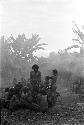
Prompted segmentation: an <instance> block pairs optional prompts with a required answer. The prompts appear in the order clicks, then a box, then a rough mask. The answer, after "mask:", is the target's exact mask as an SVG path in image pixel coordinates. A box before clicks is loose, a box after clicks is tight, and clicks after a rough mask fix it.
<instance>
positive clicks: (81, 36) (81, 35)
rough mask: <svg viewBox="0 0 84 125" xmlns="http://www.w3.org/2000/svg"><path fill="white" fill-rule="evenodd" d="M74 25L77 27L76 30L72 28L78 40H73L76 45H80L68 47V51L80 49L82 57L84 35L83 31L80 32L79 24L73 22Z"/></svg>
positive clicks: (83, 52)
mask: <svg viewBox="0 0 84 125" xmlns="http://www.w3.org/2000/svg"><path fill="white" fill-rule="evenodd" d="M73 23H74V25H75V29H74V28H72V30H73V33H75V34H76V36H77V38H74V39H72V40H73V41H75V42H76V43H77V42H78V43H79V45H78V44H76V45H72V46H70V47H68V48H67V49H66V50H70V49H72V48H79V49H80V55H81V56H84V33H83V32H82V31H80V29H79V28H78V26H77V24H76V23H75V22H74V21H73Z"/></svg>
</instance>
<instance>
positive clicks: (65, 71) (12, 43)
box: [0, 24, 84, 86]
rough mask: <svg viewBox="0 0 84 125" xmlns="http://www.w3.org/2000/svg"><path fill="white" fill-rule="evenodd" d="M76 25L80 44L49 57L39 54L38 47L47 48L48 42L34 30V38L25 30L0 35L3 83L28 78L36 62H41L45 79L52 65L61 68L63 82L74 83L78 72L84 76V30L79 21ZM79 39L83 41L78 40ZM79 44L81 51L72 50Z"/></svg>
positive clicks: (64, 83) (8, 83)
mask: <svg viewBox="0 0 84 125" xmlns="http://www.w3.org/2000/svg"><path fill="white" fill-rule="evenodd" d="M75 26H76V27H75V29H73V32H74V33H75V34H76V37H77V38H75V39H73V40H74V41H75V42H76V44H75V45H73V46H71V47H68V48H66V49H65V50H61V51H58V53H55V52H51V53H50V55H49V56H48V57H47V58H45V57H43V56H42V57H38V56H37V55H36V51H37V50H40V49H42V50H44V49H45V45H47V44H45V43H40V40H41V38H40V36H39V35H38V34H32V36H31V37H30V38H27V37H26V36H25V34H22V35H20V34H19V35H18V36H17V37H16V38H15V37H14V36H13V35H10V37H8V38H5V36H2V37H1V39H0V43H1V51H0V58H1V68H0V78H1V83H0V84H1V86H7V85H11V83H12V81H13V78H14V77H16V78H17V79H18V80H20V79H21V77H24V78H25V79H26V80H27V79H28V78H29V73H30V70H31V67H32V65H33V64H34V63H37V64H38V65H39V67H40V71H41V72H42V79H44V76H46V75H51V73H52V69H54V68H56V69H57V70H58V72H59V78H58V81H57V82H58V84H61V85H62V86H64V85H65V86H70V85H71V83H73V82H74V79H75V78H76V76H84V34H83V33H82V32H81V31H80V30H79V28H78V27H77V25H76V24H75ZM78 42H79V43H80V44H77V43H78ZM77 47H78V48H79V50H80V53H77V52H74V53H70V52H69V50H70V49H72V48H77Z"/></svg>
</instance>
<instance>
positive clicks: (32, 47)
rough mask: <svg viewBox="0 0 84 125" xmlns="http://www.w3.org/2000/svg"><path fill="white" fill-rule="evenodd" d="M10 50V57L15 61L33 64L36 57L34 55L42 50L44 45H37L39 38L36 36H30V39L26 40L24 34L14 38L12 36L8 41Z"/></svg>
mask: <svg viewBox="0 0 84 125" xmlns="http://www.w3.org/2000/svg"><path fill="white" fill-rule="evenodd" d="M8 41H9V43H10V48H11V55H13V56H14V57H15V58H16V59H17V58H18V59H21V60H25V61H28V62H35V61H36V60H38V57H37V56H35V55H34V53H35V52H36V51H37V50H40V49H42V50H44V47H42V46H43V45H47V44H45V43H39V41H40V37H39V35H37V34H34V35H33V34H32V37H31V38H29V39H27V38H26V36H25V34H22V35H18V37H17V38H14V37H13V36H12V35H11V36H10V37H9V39H8Z"/></svg>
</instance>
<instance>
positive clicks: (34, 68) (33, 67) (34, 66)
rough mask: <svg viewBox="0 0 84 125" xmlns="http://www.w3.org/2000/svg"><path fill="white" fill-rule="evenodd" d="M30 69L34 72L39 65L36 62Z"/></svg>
mask: <svg viewBox="0 0 84 125" xmlns="http://www.w3.org/2000/svg"><path fill="white" fill-rule="evenodd" d="M32 69H33V70H34V71H35V72H37V71H38V69H39V66H38V65H37V64H34V65H33V66H32Z"/></svg>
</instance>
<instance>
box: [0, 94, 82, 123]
mask: <svg viewBox="0 0 84 125" xmlns="http://www.w3.org/2000/svg"><path fill="white" fill-rule="evenodd" d="M1 125H84V103H83V102H82V103H81V102H79V99H78V95H75V94H72V95H71V94H67V96H66V95H65V96H61V98H59V99H58V102H57V103H56V105H55V106H54V107H53V108H51V109H49V110H48V111H47V112H45V113H42V112H35V111H30V110H29V109H25V110H23V109H20V110H17V111H15V112H12V113H11V112H10V111H8V110H6V109H2V111H1Z"/></svg>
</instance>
